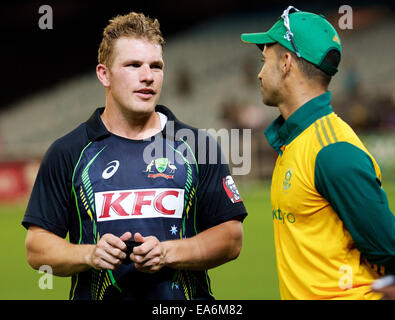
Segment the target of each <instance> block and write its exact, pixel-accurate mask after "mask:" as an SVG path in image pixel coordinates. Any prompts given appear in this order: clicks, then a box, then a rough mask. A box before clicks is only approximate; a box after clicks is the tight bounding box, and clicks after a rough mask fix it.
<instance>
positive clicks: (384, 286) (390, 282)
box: [372, 275, 395, 300]
mask: <svg viewBox="0 0 395 320" xmlns="http://www.w3.org/2000/svg"><path fill="white" fill-rule="evenodd" d="M372 289H373V291H374V292H378V293H381V294H382V295H383V297H382V298H381V299H382V300H395V276H394V275H388V276H385V277H382V278H380V279H377V280H376V281H375V282H373V284H372Z"/></svg>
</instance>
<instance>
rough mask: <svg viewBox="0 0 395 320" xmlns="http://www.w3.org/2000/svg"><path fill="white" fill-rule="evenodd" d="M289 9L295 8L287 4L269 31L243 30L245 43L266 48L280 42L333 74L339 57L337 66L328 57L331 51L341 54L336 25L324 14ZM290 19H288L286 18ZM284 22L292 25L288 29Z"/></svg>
mask: <svg viewBox="0 0 395 320" xmlns="http://www.w3.org/2000/svg"><path fill="white" fill-rule="evenodd" d="M290 9H295V8H293V7H288V9H286V10H285V11H284V13H283V15H282V16H281V18H280V19H279V20H278V21H277V22H276V23H275V24H274V25H273V26H272V27H271V28H270V29H269V31H267V32H261V33H243V34H242V35H241V40H242V41H243V42H246V43H254V44H256V45H258V47H259V48H260V49H263V48H262V47H263V45H264V44H266V43H276V42H277V43H279V44H281V45H282V46H284V47H285V48H287V49H288V50H290V51H292V52H294V53H296V54H298V56H301V57H302V58H303V59H305V60H307V61H309V62H311V63H313V64H314V65H316V66H317V67H318V68H319V69H321V70H322V71H324V72H325V73H327V74H329V75H334V74H335V73H336V72H337V65H338V62H339V61H340V60H339V61H337V64H336V65H333V64H331V63H330V62H329V61H328V60H327V59H326V56H327V54H328V52H329V51H331V50H336V51H338V53H339V56H340V55H341V50H342V47H341V43H340V37H339V35H338V34H337V32H336V30H335V28H334V27H333V26H332V25H331V24H330V23H329V22H328V21H327V20H326V19H325V18H324V17H323V16H322V15H317V14H314V13H310V12H303V11H297V12H293V13H291V14H288V13H289V11H290ZM295 10H297V9H295ZM288 19H289V21H286V20H288ZM284 22H286V23H288V24H289V29H287V27H286V23H284ZM292 41H293V43H292ZM295 47H296V50H295Z"/></svg>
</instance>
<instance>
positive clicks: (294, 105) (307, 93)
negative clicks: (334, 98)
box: [278, 86, 327, 120]
mask: <svg viewBox="0 0 395 320" xmlns="http://www.w3.org/2000/svg"><path fill="white" fill-rule="evenodd" d="M287 91H288V92H287V94H286V95H284V97H285V98H284V100H283V101H282V102H281V103H279V105H278V108H279V110H280V113H281V115H282V116H283V118H284V120H287V119H288V118H289V117H290V116H291V115H292V114H293V113H294V112H295V111H296V110H298V109H299V108H300V107H301V106H303V105H304V104H305V103H306V102H308V101H310V100H311V99H314V98H315V97H318V96H319V95H321V94H323V93H325V92H326V91H327V90H326V89H324V88H321V87H315V88H312V87H310V86H301V87H295V86H293V87H290V90H287Z"/></svg>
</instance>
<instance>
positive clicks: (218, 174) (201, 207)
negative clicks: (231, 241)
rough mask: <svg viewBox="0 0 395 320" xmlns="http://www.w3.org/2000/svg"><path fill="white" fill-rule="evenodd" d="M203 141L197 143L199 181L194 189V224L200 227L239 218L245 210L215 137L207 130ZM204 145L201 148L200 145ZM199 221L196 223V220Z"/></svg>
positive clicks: (208, 226) (202, 228) (242, 217)
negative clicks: (195, 206)
mask: <svg viewBox="0 0 395 320" xmlns="http://www.w3.org/2000/svg"><path fill="white" fill-rule="evenodd" d="M205 142H206V143H205V144H204V145H202V144H199V150H198V153H199V152H202V151H203V150H205V156H204V157H202V156H201V154H200V157H199V159H200V162H202V161H201V160H202V159H205V161H203V162H205V163H200V162H199V165H198V168H199V185H198V189H197V190H198V191H197V211H198V214H199V221H198V227H199V229H201V230H204V229H207V228H210V227H213V226H215V225H218V224H220V223H223V222H225V221H228V220H231V219H239V220H240V221H243V220H244V218H245V217H246V216H247V210H246V208H245V206H244V204H243V201H242V198H241V195H240V193H239V191H238V189H237V187H236V184H235V182H234V180H233V178H232V176H231V173H230V170H229V166H228V164H227V163H226V160H225V157H224V155H223V153H222V151H221V148H220V146H219V145H218V143H217V141H215V140H214V138H213V137H211V136H210V135H209V134H207V136H206V139H205ZM202 148H204V149H202ZM199 222H200V223H199Z"/></svg>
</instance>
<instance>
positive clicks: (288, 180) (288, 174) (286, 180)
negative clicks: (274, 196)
mask: <svg viewBox="0 0 395 320" xmlns="http://www.w3.org/2000/svg"><path fill="white" fill-rule="evenodd" d="M291 178H292V169H288V170H287V172H286V173H285V178H284V182H283V188H284V190H289V188H291Z"/></svg>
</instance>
